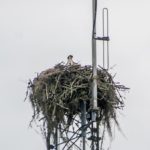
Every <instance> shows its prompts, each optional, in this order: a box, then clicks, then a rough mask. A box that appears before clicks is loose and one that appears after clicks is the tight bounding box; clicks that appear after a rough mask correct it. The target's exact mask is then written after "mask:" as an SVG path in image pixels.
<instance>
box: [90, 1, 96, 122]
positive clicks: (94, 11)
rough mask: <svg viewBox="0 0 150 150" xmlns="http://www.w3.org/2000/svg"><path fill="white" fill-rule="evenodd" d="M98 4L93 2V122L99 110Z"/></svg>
mask: <svg viewBox="0 0 150 150" xmlns="http://www.w3.org/2000/svg"><path fill="white" fill-rule="evenodd" d="M96 2H97V0H92V13H93V14H92V17H93V19H92V20H93V24H92V25H93V31H92V68H93V85H92V101H91V107H92V110H93V112H92V121H96V112H95V111H94V110H96V109H97V55H96V39H95V34H96V24H95V23H96Z"/></svg>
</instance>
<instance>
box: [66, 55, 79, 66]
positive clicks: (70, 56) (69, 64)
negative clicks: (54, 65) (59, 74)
mask: <svg viewBox="0 0 150 150" xmlns="http://www.w3.org/2000/svg"><path fill="white" fill-rule="evenodd" d="M72 58H73V56H72V55H69V56H68V57H67V59H68V61H67V63H66V66H72V65H77V63H75V62H74V61H73V60H72Z"/></svg>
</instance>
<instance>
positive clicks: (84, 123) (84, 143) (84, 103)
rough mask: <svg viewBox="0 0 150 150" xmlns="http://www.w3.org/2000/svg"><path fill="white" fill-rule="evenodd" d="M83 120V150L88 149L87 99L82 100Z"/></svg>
mask: <svg viewBox="0 0 150 150" xmlns="http://www.w3.org/2000/svg"><path fill="white" fill-rule="evenodd" d="M81 121H82V143H83V150H86V141H85V139H86V126H85V125H86V101H82V102H81Z"/></svg>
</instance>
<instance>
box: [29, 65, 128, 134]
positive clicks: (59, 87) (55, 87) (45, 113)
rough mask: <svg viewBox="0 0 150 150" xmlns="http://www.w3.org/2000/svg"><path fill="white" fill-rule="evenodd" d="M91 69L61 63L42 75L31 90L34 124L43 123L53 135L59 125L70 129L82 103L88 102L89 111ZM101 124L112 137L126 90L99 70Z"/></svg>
mask: <svg viewBox="0 0 150 150" xmlns="http://www.w3.org/2000/svg"><path fill="white" fill-rule="evenodd" d="M92 80H93V76H92V67H91V66H81V65H78V64H76V65H72V66H66V65H63V64H62V63H60V64H58V65H56V66H55V67H54V68H50V69H48V70H46V71H43V72H41V73H40V74H39V75H38V76H37V77H36V78H34V80H33V81H30V83H29V86H28V91H29V94H28V95H29V100H30V102H31V104H32V107H33V110H34V114H33V120H38V121H39V120H43V126H42V128H43V129H44V128H47V129H48V131H49V133H53V132H54V129H55V127H56V126H57V125H58V124H59V125H63V126H64V125H65V126H68V127H69V126H71V125H72V122H73V118H74V116H76V115H80V114H81V108H80V103H81V101H86V108H87V111H89V110H90V108H91V106H90V101H91V99H92ZM97 84H98V87H97V92H98V112H99V114H100V115H99V116H98V118H97V120H98V121H101V122H102V124H100V125H106V128H107V129H108V132H109V133H110V135H111V121H114V122H115V123H116V124H117V125H118V122H117V118H116V110H117V109H120V108H123V107H124V102H123V100H122V96H121V95H120V91H124V90H126V89H127V88H126V87H125V86H123V85H119V84H117V83H115V82H114V81H113V77H112V76H111V74H109V73H108V71H107V70H105V69H103V68H101V67H98V68H97Z"/></svg>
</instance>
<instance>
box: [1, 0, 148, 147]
mask: <svg viewBox="0 0 150 150" xmlns="http://www.w3.org/2000/svg"><path fill="white" fill-rule="evenodd" d="M98 1H99V3H98V31H100V28H101V22H100V21H101V14H100V13H101V8H102V7H108V8H109V13H110V39H111V42H110V65H111V66H113V65H116V67H115V68H114V70H112V71H111V72H112V73H117V76H116V79H115V80H116V81H119V82H121V83H122V84H124V85H126V86H128V87H130V88H131V90H130V93H127V94H126V100H125V103H126V108H125V109H124V111H123V112H122V113H123V115H121V116H120V117H119V118H120V119H119V120H120V124H121V127H122V130H123V131H124V133H125V135H126V138H124V137H123V136H122V135H121V134H120V133H119V132H117V131H116V133H115V139H114V141H113V143H112V146H111V150H150V142H149V135H150V109H149V107H150V99H149V97H150V96H149V95H150V94H149V85H150V79H149V78H150V71H149V68H150V67H149V64H150V63H149V61H150V60H149V57H150V38H149V35H150V28H149V27H150V18H149V14H150V2H149V0H122V1H121V0H98ZM91 5H92V0H0V70H1V73H0V122H1V123H0V149H1V150H45V145H44V140H43V139H42V137H41V136H40V135H39V134H37V133H36V132H35V131H34V130H32V129H30V128H28V124H29V121H30V119H31V117H32V110H31V107H30V104H29V103H28V102H23V100H24V97H25V92H26V87H27V81H28V79H29V78H31V79H32V78H33V77H35V76H36V73H37V72H41V71H43V70H45V69H47V68H49V67H53V66H54V65H55V64H56V63H58V62H60V61H66V57H67V56H68V55H69V54H72V55H74V61H76V62H79V63H81V64H91V30H92V23H91V20H92V18H91V16H92V15H91V8H92V6H91ZM100 34H101V33H100V32H98V35H100ZM101 44H102V43H101V42H98V47H97V51H98V55H97V57H98V64H100V65H101V61H102V56H101V52H102V49H101Z"/></svg>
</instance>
